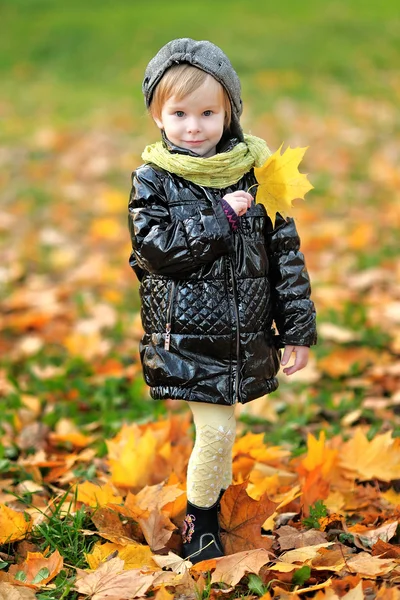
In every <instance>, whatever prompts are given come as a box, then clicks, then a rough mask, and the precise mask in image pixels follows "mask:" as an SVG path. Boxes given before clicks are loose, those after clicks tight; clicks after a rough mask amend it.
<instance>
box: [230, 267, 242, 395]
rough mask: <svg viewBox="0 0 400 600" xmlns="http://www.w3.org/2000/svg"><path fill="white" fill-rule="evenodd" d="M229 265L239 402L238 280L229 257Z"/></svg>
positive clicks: (236, 382)
mask: <svg viewBox="0 0 400 600" xmlns="http://www.w3.org/2000/svg"><path fill="white" fill-rule="evenodd" d="M229 267H230V271H231V279H232V290H233V305H234V309H235V317H236V381H235V401H236V402H239V374H240V326H239V310H238V298H237V289H236V281H235V276H234V266H233V260H232V258H230V257H229Z"/></svg>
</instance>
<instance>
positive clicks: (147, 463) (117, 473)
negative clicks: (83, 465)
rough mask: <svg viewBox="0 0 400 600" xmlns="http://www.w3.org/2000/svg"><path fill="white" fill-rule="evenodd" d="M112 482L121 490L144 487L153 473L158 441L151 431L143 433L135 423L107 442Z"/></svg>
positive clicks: (147, 430)
mask: <svg viewBox="0 0 400 600" xmlns="http://www.w3.org/2000/svg"><path fill="white" fill-rule="evenodd" d="M106 444H107V447H108V452H109V464H110V470H111V481H112V483H113V484H114V485H116V486H119V487H121V488H129V487H143V486H144V485H147V484H148V482H149V480H150V479H151V476H152V473H153V465H154V460H155V456H156V448H157V440H156V439H155V436H154V435H153V433H152V431H151V430H150V429H146V430H145V431H144V433H143V434H142V433H141V430H140V428H139V427H138V426H137V425H136V424H135V423H133V424H132V425H130V426H128V425H124V426H123V427H122V429H121V430H120V432H119V433H118V435H117V436H116V437H115V438H114V439H112V440H107V441H106Z"/></svg>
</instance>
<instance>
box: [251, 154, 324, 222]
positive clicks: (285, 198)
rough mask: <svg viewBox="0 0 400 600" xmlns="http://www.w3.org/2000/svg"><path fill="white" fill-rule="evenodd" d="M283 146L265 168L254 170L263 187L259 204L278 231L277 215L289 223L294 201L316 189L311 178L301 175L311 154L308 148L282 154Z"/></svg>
mask: <svg viewBox="0 0 400 600" xmlns="http://www.w3.org/2000/svg"><path fill="white" fill-rule="evenodd" d="M282 146H283V144H282V145H281V146H280V148H279V149H278V150H277V151H276V152H275V153H274V154H273V155H272V156H270V157H269V158H268V159H267V160H266V162H265V163H264V164H263V166H262V167H259V168H257V167H256V168H255V169H254V175H255V176H256V179H257V181H258V183H259V186H258V188H257V195H256V200H257V202H259V203H261V204H263V205H264V206H265V208H266V210H267V213H268V216H269V217H270V219H271V221H272V225H273V226H274V227H275V219H276V214H277V213H280V214H281V215H282V217H284V218H285V219H286V218H287V217H289V216H291V212H292V201H293V200H295V199H296V198H303V199H304V194H306V193H307V192H308V191H310V190H311V189H313V187H314V186H312V185H311V183H310V182H309V181H308V179H307V175H304V174H303V173H300V172H299V170H298V166H299V164H300V162H301V160H302V158H303V156H304V154H305V151H306V150H307V148H308V146H307V147H306V148H290V146H289V147H288V148H286V150H285V151H284V153H283V154H281V149H282Z"/></svg>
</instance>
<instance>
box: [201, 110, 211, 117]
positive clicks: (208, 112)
mask: <svg viewBox="0 0 400 600" xmlns="http://www.w3.org/2000/svg"><path fill="white" fill-rule="evenodd" d="M212 114H213V112H212V110H205V111H204V113H203V115H204V116H205V117H211V115H212Z"/></svg>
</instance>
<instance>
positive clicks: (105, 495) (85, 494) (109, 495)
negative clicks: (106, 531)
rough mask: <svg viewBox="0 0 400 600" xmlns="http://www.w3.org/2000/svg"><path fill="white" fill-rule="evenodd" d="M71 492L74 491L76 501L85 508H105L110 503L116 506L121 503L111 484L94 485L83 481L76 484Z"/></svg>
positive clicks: (120, 497)
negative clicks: (85, 506) (84, 505)
mask: <svg viewBox="0 0 400 600" xmlns="http://www.w3.org/2000/svg"><path fill="white" fill-rule="evenodd" d="M73 491H76V499H77V501H78V502H82V503H83V504H86V505H87V506H92V507H93V508H96V507H97V506H106V505H107V504H108V503H110V502H115V503H116V504H120V503H122V496H120V495H119V494H118V493H117V491H116V490H115V488H114V486H113V485H112V484H111V483H108V482H106V483H102V484H96V483H92V482H91V481H84V482H83V483H80V484H78V485H77V486H76V487H75V488H74V489H73Z"/></svg>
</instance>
